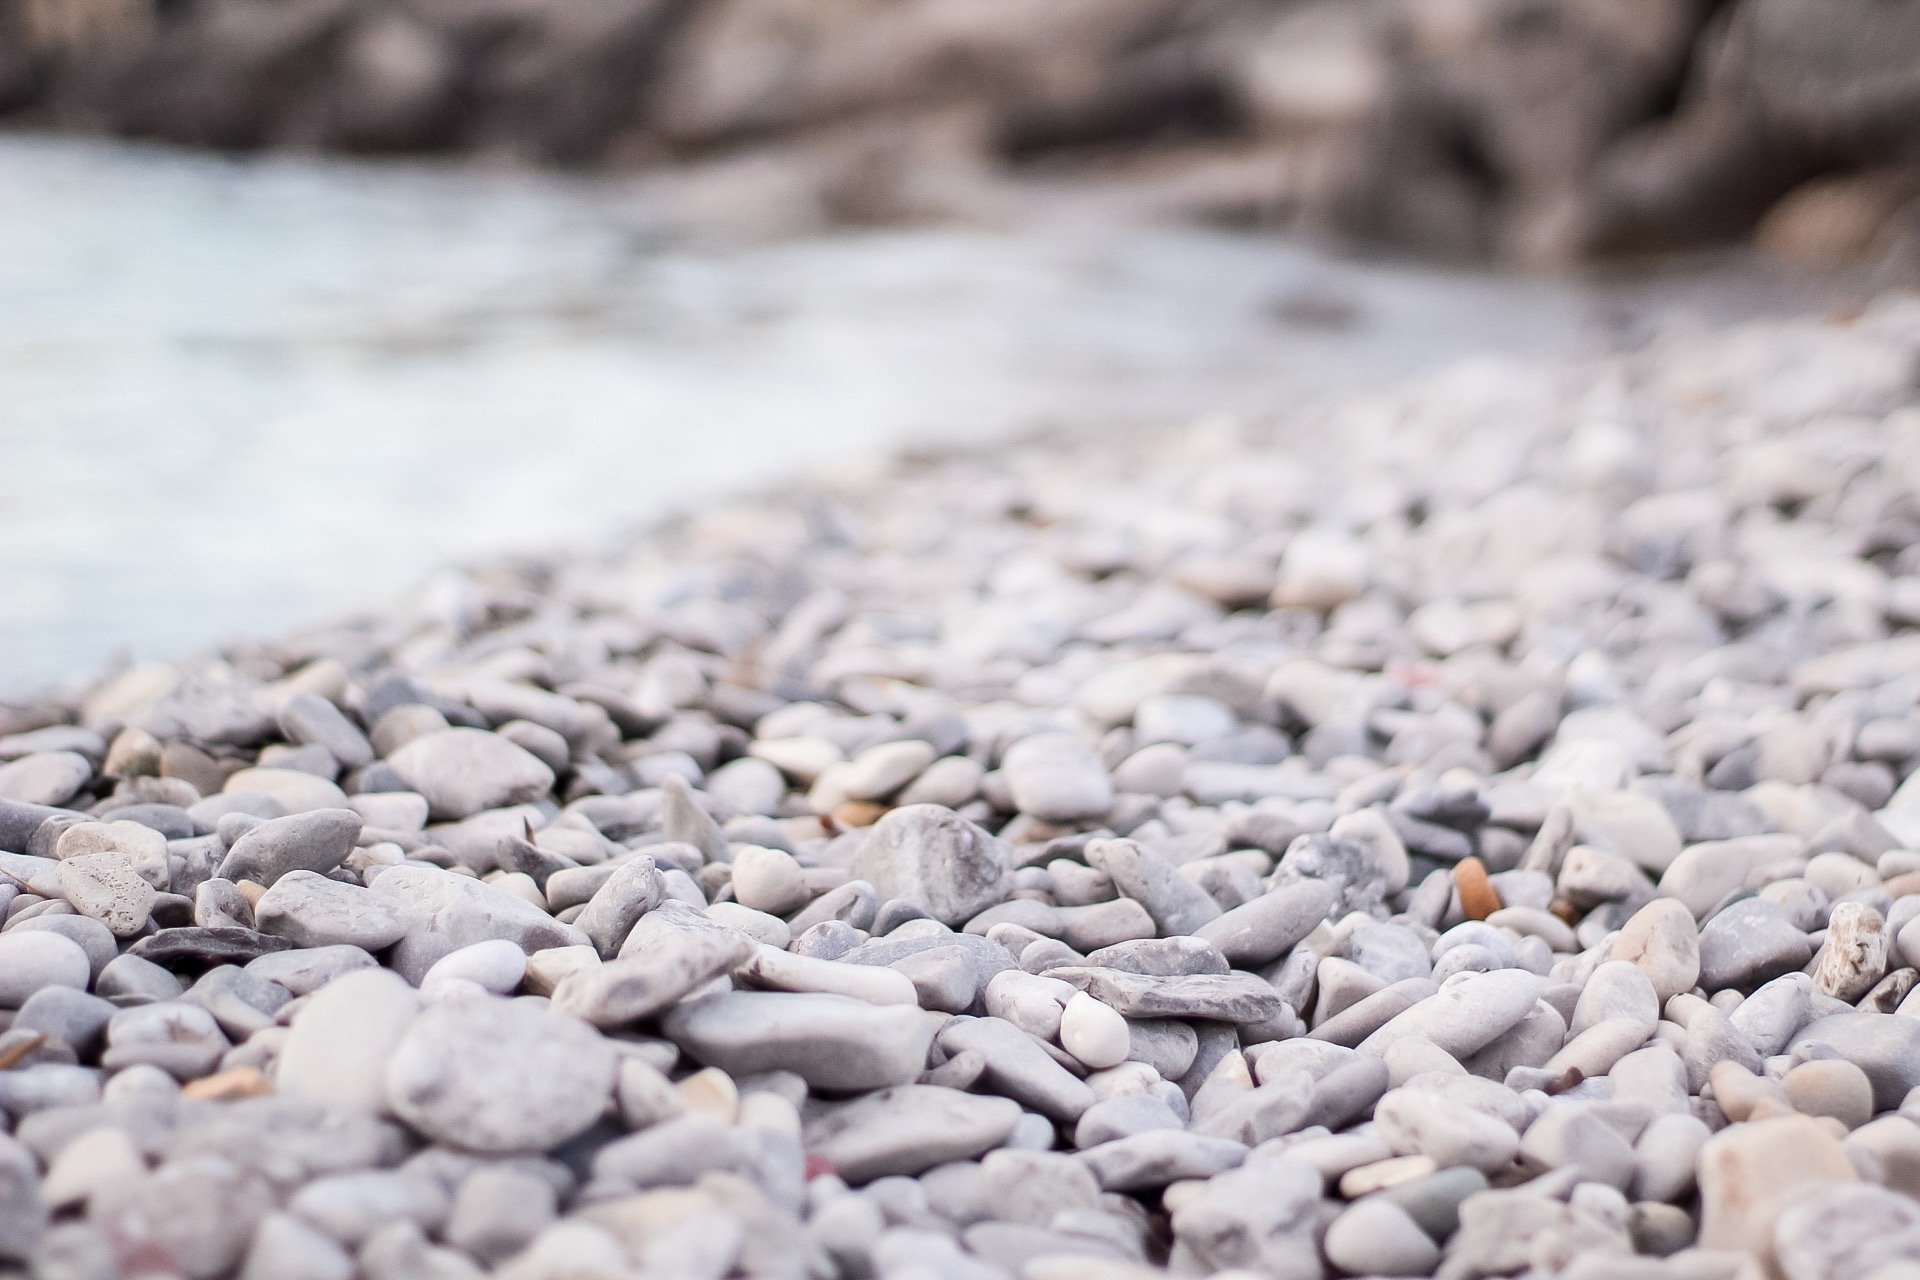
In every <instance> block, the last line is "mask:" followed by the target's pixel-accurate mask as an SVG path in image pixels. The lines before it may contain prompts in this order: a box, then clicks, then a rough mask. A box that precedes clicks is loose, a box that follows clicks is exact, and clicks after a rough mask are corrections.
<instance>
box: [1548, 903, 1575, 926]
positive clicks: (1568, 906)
mask: <svg viewBox="0 0 1920 1280" xmlns="http://www.w3.org/2000/svg"><path fill="white" fill-rule="evenodd" d="M1547 910H1549V911H1551V912H1553V914H1554V915H1556V916H1558V917H1559V918H1560V922H1561V923H1562V924H1579V923H1580V919H1581V916H1580V908H1578V907H1576V906H1574V905H1573V901H1572V900H1571V899H1569V898H1555V899H1554V900H1553V901H1552V902H1549V903H1548V904H1547Z"/></svg>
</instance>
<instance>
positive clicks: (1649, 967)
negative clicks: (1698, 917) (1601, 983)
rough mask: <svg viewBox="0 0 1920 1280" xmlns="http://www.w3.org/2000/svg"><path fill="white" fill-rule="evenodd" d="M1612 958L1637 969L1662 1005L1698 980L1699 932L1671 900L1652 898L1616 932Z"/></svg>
mask: <svg viewBox="0 0 1920 1280" xmlns="http://www.w3.org/2000/svg"><path fill="white" fill-rule="evenodd" d="M1611 954H1612V958H1613V959H1615V960H1626V961H1629V962H1630V963H1632V964H1635V965H1638V966H1639V968H1640V969H1641V971H1642V972H1644V973H1645V974H1646V975H1647V978H1648V980H1649V981H1651V982H1652V983H1653V990H1654V994H1655V995H1657V996H1658V997H1659V998H1660V1003H1661V1004H1663V1005H1664V1004H1665V1003H1666V1002H1667V1001H1668V1000H1671V999H1672V998H1673V997H1674V996H1677V995H1680V994H1681V993H1683V992H1687V991H1691V990H1693V986H1694V983H1696V982H1698V981H1699V980H1700V929H1699V926H1698V925H1696V924H1695V923H1694V918H1693V913H1692V912H1691V911H1689V910H1687V908H1686V907H1685V905H1683V904H1682V903H1680V902H1677V901H1675V900H1674V899H1672V898H1655V899H1654V900H1653V901H1652V902H1649V903H1648V904H1647V905H1646V906H1644V907H1642V908H1640V910H1638V911H1636V912H1634V913H1633V916H1632V917H1631V918H1630V919H1629V920H1628V921H1627V923H1626V924H1624V925H1622V926H1621V928H1620V936H1619V937H1618V938H1616V939H1614V943H1613V951H1612V953H1611Z"/></svg>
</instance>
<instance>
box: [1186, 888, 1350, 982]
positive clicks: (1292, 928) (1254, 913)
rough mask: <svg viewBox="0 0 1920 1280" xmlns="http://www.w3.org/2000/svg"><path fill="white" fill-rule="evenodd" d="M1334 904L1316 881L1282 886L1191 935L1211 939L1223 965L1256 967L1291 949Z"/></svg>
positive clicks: (1331, 891) (1275, 958) (1329, 890)
mask: <svg viewBox="0 0 1920 1280" xmlns="http://www.w3.org/2000/svg"><path fill="white" fill-rule="evenodd" d="M1333 906H1334V893H1333V890H1332V889H1331V888H1330V887H1329V886H1328V885H1326V884H1325V883H1323V882H1321V881H1317V880H1306V881H1302V882H1300V883H1299V884H1290V885H1282V886H1281V887H1280V888H1277V889H1274V890H1272V891H1271V892H1269V893H1264V894H1261V895H1260V896H1259V897H1257V898H1255V899H1253V900H1252V901H1251V902H1245V903H1242V904H1241V905H1240V906H1237V907H1235V908H1234V909H1233V910H1231V911H1227V912H1224V913H1222V914H1221V915H1219V916H1216V917H1215V918H1213V919H1212V920H1209V921H1207V922H1206V923H1205V924H1203V925H1201V926H1200V927H1199V928H1198V929H1196V930H1195V931H1194V936H1196V937H1198V938H1200V939H1202V940H1203V941H1205V942H1209V943H1212V944H1213V946H1214V948H1215V949H1216V950H1218V951H1219V952H1220V954H1221V955H1222V956H1224V957H1225V958H1226V960H1227V963H1228V964H1231V965H1234V966H1236V967H1239V968H1243V969H1253V968H1258V967H1259V966H1261V965H1264V964H1270V963H1272V962H1273V961H1274V960H1277V959H1279V958H1280V957H1281V956H1283V955H1285V954H1286V953H1287V952H1288V951H1291V950H1292V949H1293V947H1294V946H1295V944H1297V943H1298V942H1299V941H1300V940H1301V939H1302V938H1304V937H1306V936H1307V935H1308V934H1309V933H1311V932H1313V929H1314V926H1315V925H1318V924H1319V923H1320V922H1321V921H1322V920H1324V919H1326V917H1327V913H1328V912H1329V911H1331V910H1333Z"/></svg>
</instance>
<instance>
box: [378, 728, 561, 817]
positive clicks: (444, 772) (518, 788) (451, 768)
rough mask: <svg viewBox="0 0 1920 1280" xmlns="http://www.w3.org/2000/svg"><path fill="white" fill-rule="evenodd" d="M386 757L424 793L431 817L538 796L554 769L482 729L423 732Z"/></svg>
mask: <svg viewBox="0 0 1920 1280" xmlns="http://www.w3.org/2000/svg"><path fill="white" fill-rule="evenodd" d="M387 763H388V764H390V765H392V766H393V769H394V772H396V773H398V774H399V775H400V778H401V780H402V781H403V782H405V783H406V784H407V786H409V787H410V788H412V789H413V790H415V791H417V792H419V793H420V794H421V795H423V796H425V797H426V798H427V807H428V809H429V811H430V812H431V813H432V815H433V816H434V817H436V818H455V819H457V818H468V817H472V816H473V815H474V814H476V813H480V812H481V811H483V810H486V809H497V808H500V807H501V806H503V805H510V804H520V803H522V802H525V801H529V800H538V799H540V798H541V797H542V796H544V795H546V794H547V792H548V791H550V790H552V789H553V781H554V779H553V770H552V769H549V768H548V767H547V766H546V764H545V763H543V762H542V761H541V760H540V758H539V757H538V756H535V755H534V754H533V753H532V752H530V751H527V750H526V749H524V748H522V747H518V746H515V745H514V744H513V743H512V742H509V741H508V740H507V739H505V738H503V737H501V736H500V735H499V734H495V733H488V732H487V731H486V730H484V729H468V728H455V729H441V730H439V731H437V732H434V733H426V734H422V735H421V736H419V737H417V738H414V739H412V740H411V741H409V742H407V743H406V744H405V745H403V746H402V747H400V748H399V749H398V750H397V751H395V752H394V753H393V754H392V755H390V756H388V757H387Z"/></svg>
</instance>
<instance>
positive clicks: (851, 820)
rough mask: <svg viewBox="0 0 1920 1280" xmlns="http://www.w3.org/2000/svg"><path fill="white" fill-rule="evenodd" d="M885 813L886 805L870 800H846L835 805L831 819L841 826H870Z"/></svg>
mask: <svg viewBox="0 0 1920 1280" xmlns="http://www.w3.org/2000/svg"><path fill="white" fill-rule="evenodd" d="M886 813H887V806H885V805H883V804H876V803H875V802H873V801H871V800H848V801H847V802H846V803H844V804H838V805H835V806H834V808H833V820H834V821H835V822H837V823H839V824H840V825H841V826H843V827H870V826H872V825H873V824H874V823H876V822H878V821H880V819H881V818H883V817H885V816H886Z"/></svg>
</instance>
